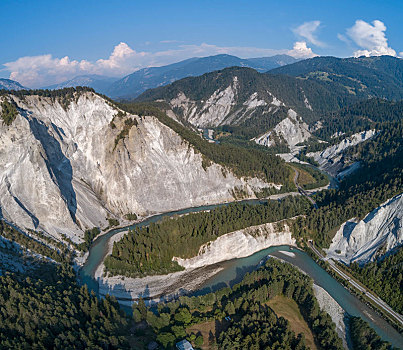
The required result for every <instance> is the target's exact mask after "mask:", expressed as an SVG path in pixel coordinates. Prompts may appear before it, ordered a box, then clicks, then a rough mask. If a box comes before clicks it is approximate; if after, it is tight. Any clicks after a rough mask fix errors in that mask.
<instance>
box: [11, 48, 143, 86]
mask: <svg viewBox="0 0 403 350" xmlns="http://www.w3.org/2000/svg"><path fill="white" fill-rule="evenodd" d="M146 55H147V54H146V53H145V52H136V51H134V50H133V49H131V48H130V47H129V46H128V45H127V44H126V43H120V44H119V45H117V46H115V48H114V50H113V52H112V54H111V55H110V56H109V58H107V59H99V60H97V61H96V62H90V61H87V60H81V61H78V60H72V59H70V58H69V57H68V56H65V57H63V58H56V57H53V56H52V55H50V54H47V55H39V56H25V57H21V58H19V59H17V60H16V61H13V62H8V63H5V64H4V66H5V69H6V70H8V71H10V79H12V80H16V81H18V82H20V83H22V84H23V85H25V86H29V87H41V86H45V85H49V84H54V83H60V82H62V81H65V80H68V79H71V78H73V77H74V76H77V75H82V74H102V75H109V76H121V75H124V74H126V73H127V72H130V71H133V70H135V69H138V68H140V67H142V66H143V63H144V58H145V56H146Z"/></svg>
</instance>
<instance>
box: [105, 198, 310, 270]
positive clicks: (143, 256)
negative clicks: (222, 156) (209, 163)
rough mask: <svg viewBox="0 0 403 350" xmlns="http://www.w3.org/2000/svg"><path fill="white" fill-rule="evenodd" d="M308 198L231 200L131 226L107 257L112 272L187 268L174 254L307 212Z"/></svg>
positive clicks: (194, 252)
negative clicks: (255, 201)
mask: <svg viewBox="0 0 403 350" xmlns="http://www.w3.org/2000/svg"><path fill="white" fill-rule="evenodd" d="M308 208H309V204H308V202H307V201H306V200H305V199H304V198H298V197H297V198H293V197H291V198H285V199H283V200H282V201H268V202H267V203H265V204H261V205H250V204H237V203H234V204H229V205H227V206H223V207H220V208H216V209H214V210H211V211H209V212H201V213H194V214H188V215H185V216H181V217H179V218H174V219H167V220H163V221H161V222H158V223H155V224H151V225H150V226H147V227H144V228H137V229H134V230H130V231H129V233H128V234H126V235H125V236H124V237H123V238H122V239H121V240H120V241H119V242H115V243H114V245H113V250H112V254H111V255H109V256H107V257H106V259H105V268H106V271H108V272H109V273H110V274H111V275H126V276H130V277H138V276H144V275H155V274H166V273H169V272H173V271H179V270H182V269H183V268H182V267H181V266H179V265H178V263H177V262H175V261H172V258H173V257H181V258H191V257H194V256H196V255H197V253H198V251H199V248H200V246H201V245H203V244H204V243H207V242H209V241H214V240H215V239H217V237H219V236H222V235H224V234H226V233H229V232H233V231H236V230H239V229H242V228H245V227H249V226H254V225H259V224H263V223H267V222H275V221H279V220H282V219H286V218H291V217H293V216H295V215H301V214H303V213H305V212H306V211H307V210H308Z"/></svg>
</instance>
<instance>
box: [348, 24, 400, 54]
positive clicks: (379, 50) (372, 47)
mask: <svg viewBox="0 0 403 350" xmlns="http://www.w3.org/2000/svg"><path fill="white" fill-rule="evenodd" d="M385 31H386V26H385V24H384V23H383V22H381V21H379V20H375V21H373V22H372V25H371V24H370V23H368V22H365V21H363V20H360V19H359V20H357V21H355V24H354V25H353V26H352V27H351V28H349V29H347V35H348V37H349V38H350V39H351V40H352V41H353V42H354V43H355V44H356V45H357V46H359V47H360V48H361V49H360V50H357V51H355V52H354V56H355V57H359V56H381V55H389V56H396V51H395V50H393V49H392V48H391V47H389V45H388V39H387V38H386V35H385Z"/></svg>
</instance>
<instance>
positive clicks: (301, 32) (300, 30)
mask: <svg viewBox="0 0 403 350" xmlns="http://www.w3.org/2000/svg"><path fill="white" fill-rule="evenodd" d="M319 26H320V21H310V22H305V23H303V24H301V25H300V26H299V27H297V28H294V29H293V32H294V34H296V35H298V36H300V37H302V38H305V39H306V40H308V42H310V43H311V44H313V45H316V46H325V44H324V43H323V42H321V41H320V40H319V39H318V38H317V37H316V35H315V32H316V31H317V30H318V28H319Z"/></svg>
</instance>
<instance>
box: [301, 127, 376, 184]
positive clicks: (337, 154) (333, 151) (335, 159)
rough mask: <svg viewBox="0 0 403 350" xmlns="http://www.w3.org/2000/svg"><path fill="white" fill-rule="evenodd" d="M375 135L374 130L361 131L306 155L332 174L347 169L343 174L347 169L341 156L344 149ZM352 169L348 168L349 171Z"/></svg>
mask: <svg viewBox="0 0 403 350" xmlns="http://www.w3.org/2000/svg"><path fill="white" fill-rule="evenodd" d="M375 135H376V131H375V130H368V131H362V132H359V133H357V134H354V135H352V136H350V137H347V138H345V139H344V140H343V141H341V142H339V143H338V144H336V145H333V146H329V147H327V148H326V149H324V150H323V151H318V152H310V153H308V154H307V156H308V157H312V158H313V159H314V160H315V161H316V162H318V163H319V168H320V169H322V170H324V171H326V172H328V173H329V174H330V175H332V176H336V175H338V174H339V173H341V172H342V171H343V170H344V171H347V172H346V173H344V175H346V174H347V173H348V171H349V170H348V169H346V168H347V166H348V164H346V162H345V159H344V157H343V152H344V150H345V149H346V148H348V147H351V146H355V145H358V144H359V143H361V142H364V141H366V140H368V139H370V138H371V137H373V136H375ZM357 166H358V163H356V164H355V165H353V169H355V168H356V167H357ZM353 169H350V172H351V170H353Z"/></svg>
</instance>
